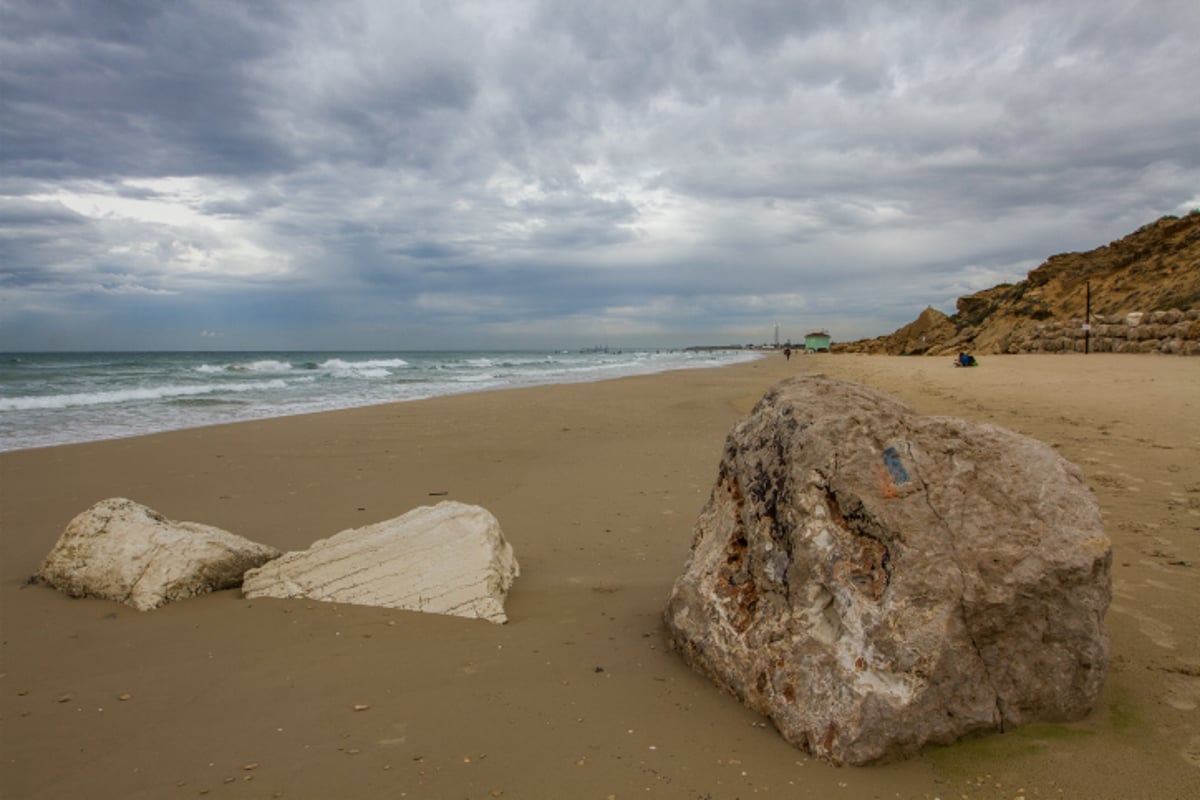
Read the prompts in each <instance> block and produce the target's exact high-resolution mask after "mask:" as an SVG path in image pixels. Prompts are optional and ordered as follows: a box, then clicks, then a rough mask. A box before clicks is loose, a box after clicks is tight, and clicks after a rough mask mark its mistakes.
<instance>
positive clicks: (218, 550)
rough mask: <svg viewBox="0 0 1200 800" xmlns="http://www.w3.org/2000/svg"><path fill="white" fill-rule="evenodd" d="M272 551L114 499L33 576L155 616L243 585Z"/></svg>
mask: <svg viewBox="0 0 1200 800" xmlns="http://www.w3.org/2000/svg"><path fill="white" fill-rule="evenodd" d="M278 556H279V551H278V550H276V549H275V548H273V547H268V546H266V545H263V544H258V543H256V542H252V541H250V540H249V539H244V538H242V537H241V536H237V535H235V534H232V533H230V532H228V531H223V530H221V529H220V528H214V527H212V526H209V525H201V524H198V523H195V522H175V521H172V520H169V519H167V518H166V517H164V516H163V515H162V514H159V513H158V512H156V511H153V510H151V509H149V508H147V507H146V506H143V505H141V504H139V503H135V502H134V501H132V500H127V499H125V498H123V497H113V498H110V499H108V500H101V501H100V502H99V503H96V504H95V505H94V506H92V507H91V508H89V509H88V510H87V511H85V512H83V513H82V514H80V515H79V516H77V517H75V519H73V520H71V522H70V524H69V525H67V528H66V530H65V531H63V534H62V536H60V537H59V539H58V542H57V543H56V544H55V545H54V548H53V549H52V550H51V551H50V553H49V554H48V555H47V556H46V559H45V561H43V562H42V566H41V568H40V569H39V570H38V572H37V574H36V575H35V576H34V579H35V580H40V581H43V582H45V583H48V584H50V585H51V586H53V587H54V588H56V589H58V590H59V591H61V592H64V593H66V594H69V595H71V596H72V597H100V598H104V599H106V600H116V601H118V602H121V603H125V604H126V605H129V606H133V607H134V608H136V609H138V610H139V611H148V610H150V609H152V608H157V607H158V606H161V605H163V604H164V603H169V602H171V601H173V600H182V599H184V598H187V597H194V596H195V595H199V594H207V593H208V592H212V591H216V590H218V589H229V588H233V587H235V586H238V585H239V584H241V582H242V575H243V573H245V571H246V570H248V569H250V568H251V567H257V566H259V565H260V564H262V563H264V562H266V561H268V560H270V559H272V558H276V557H278Z"/></svg>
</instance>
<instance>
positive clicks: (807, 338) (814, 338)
mask: <svg viewBox="0 0 1200 800" xmlns="http://www.w3.org/2000/svg"><path fill="white" fill-rule="evenodd" d="M804 350H805V352H808V353H828V352H829V331H815V332H813V333H806V334H804Z"/></svg>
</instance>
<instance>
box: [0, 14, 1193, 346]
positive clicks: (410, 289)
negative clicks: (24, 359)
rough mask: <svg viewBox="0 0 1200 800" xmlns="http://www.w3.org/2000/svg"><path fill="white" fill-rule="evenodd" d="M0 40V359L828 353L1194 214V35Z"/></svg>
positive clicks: (319, 17)
mask: <svg viewBox="0 0 1200 800" xmlns="http://www.w3.org/2000/svg"><path fill="white" fill-rule="evenodd" d="M0 15H2V16H0V137H2V139H3V143H4V146H3V148H0V176H3V178H2V180H0V270H2V272H0V293H2V295H3V298H2V299H3V302H0V340H2V341H4V342H5V343H6V345H7V346H8V347H30V348H40V347H126V346H146V344H147V343H153V344H154V345H155V346H163V347H182V348H186V347H207V346H211V345H212V344H213V337H211V336H201V333H202V332H208V333H211V332H213V331H221V333H222V335H221V337H220V344H221V346H226V347H272V346H276V347H352V346H357V347H369V348H381V347H397V348H403V347H431V346H462V347H470V346H480V345H495V346H517V345H520V346H544V347H557V346H573V345H577V344H592V343H594V342H595V341H597V340H600V339H604V340H608V341H610V342H612V343H618V342H619V341H621V340H624V341H627V342H638V343H643V344H660V343H661V344H686V343H693V342H696V341H712V340H734V341H740V340H747V339H754V340H762V339H763V338H765V336H766V332H767V331H769V330H770V328H771V327H772V326H773V324H774V323H775V322H779V323H781V325H782V326H783V327H784V328H785V329H791V330H792V331H793V332H794V333H795V334H796V335H799V334H800V333H802V330H801V329H805V328H808V327H816V326H829V327H831V328H833V331H834V334H835V337H836V338H842V339H846V338H853V337H857V336H865V335H874V334H877V333H881V332H884V331H887V330H891V329H893V328H895V327H897V326H898V325H900V324H903V323H905V322H907V321H909V320H911V319H912V318H913V317H914V316H915V315H916V313H918V312H919V311H920V309H921V308H923V307H924V306H925V305H927V304H930V303H933V304H939V305H941V306H943V307H946V308H949V307H950V306H952V304H953V300H954V298H955V297H956V296H957V295H959V294H963V293H966V292H970V291H974V290H977V289H980V288H985V287H986V286H990V285H993V284H994V283H997V282H999V281H1001V280H1012V279H1016V278H1019V277H1021V276H1022V275H1023V273H1024V272H1025V271H1027V270H1028V269H1030V268H1032V267H1033V266H1036V265H1037V263H1039V262H1040V261H1041V260H1043V259H1044V258H1046V257H1047V256H1049V255H1051V254H1053V253H1056V252H1061V251H1065V250H1072V249H1086V248H1091V247H1094V246H1097V245H1099V244H1102V243H1105V242H1107V241H1109V240H1111V239H1114V238H1117V237H1119V236H1121V235H1124V234H1125V233H1128V232H1130V231H1132V230H1133V229H1135V228H1136V227H1138V226H1139V225H1141V224H1143V223H1145V222H1147V221H1150V220H1151V219H1154V218H1156V217H1158V216H1160V215H1162V214H1166V213H1182V212H1185V211H1186V210H1187V209H1188V208H1190V207H1192V206H1194V205H1196V204H1197V203H1200V191H1198V190H1197V188H1196V187H1197V186H1200V145H1198V144H1197V138H1196V136H1195V135H1194V132H1195V130H1197V129H1198V127H1200V111H1198V110H1197V109H1200V89H1198V88H1197V87H1196V82H1195V81H1192V80H1190V76H1191V75H1194V74H1196V72H1197V68H1198V67H1200V56H1197V54H1196V48H1195V47H1194V38H1195V34H1196V32H1197V31H1200V8H1198V7H1196V6H1195V4H1194V3H1187V2H1183V1H1182V0H1180V2H1146V3H1140V4H1138V3H1134V4H1130V3H1124V2H1111V3H1106V2H1101V3H1078V4H1076V3H1054V4H1046V3H1033V2H1030V3H970V4H960V3H945V2H936V1H935V0H931V1H930V2H925V3H920V2H918V3H913V4H905V5H904V6H903V7H900V6H896V5H895V4H889V3H878V4H863V5H859V6H855V7H854V9H853V13H850V12H849V11H848V10H846V9H844V8H841V7H838V6H836V4H828V3H794V2H767V1H764V2H747V3H737V4H730V3H715V2H703V1H702V0H696V1H695V2H688V3H682V4H681V3H676V2H658V1H657V0H643V2H639V3H636V4H633V3H630V4H623V3H566V2H557V3H553V2H545V3H534V2H515V0H514V1H513V2H499V3H473V2H465V1H464V2H456V3H437V4H430V3H420V2H415V1H414V2H401V3H397V2H384V0H378V1H376V0H358V2H347V3H336V4H328V3H319V2H283V1H282V0H279V1H278V2H260V3H251V4H245V3H236V2H220V1H219V0H211V1H209V0H206V2H203V3H202V2H198V0H197V1H196V2H182V1H181V2H177V3H167V4H163V3H152V2H144V3H143V2H106V3H101V4H98V3H86V2H60V3H44V2H32V1H30V2H24V1H23V0H7V2H4V3H3V4H0Z"/></svg>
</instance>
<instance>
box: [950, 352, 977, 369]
mask: <svg viewBox="0 0 1200 800" xmlns="http://www.w3.org/2000/svg"><path fill="white" fill-rule="evenodd" d="M978 363H979V362H977V361H976V360H975V356H973V355H970V354H969V353H962V352H960V353H959V354H958V358H956V359H954V366H956V367H974V366H976V365H977V364H978Z"/></svg>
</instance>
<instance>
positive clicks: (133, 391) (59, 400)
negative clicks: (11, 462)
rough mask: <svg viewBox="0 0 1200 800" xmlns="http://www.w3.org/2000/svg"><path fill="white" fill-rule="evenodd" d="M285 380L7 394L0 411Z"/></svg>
mask: <svg viewBox="0 0 1200 800" xmlns="http://www.w3.org/2000/svg"><path fill="white" fill-rule="evenodd" d="M285 388H287V381H284V380H278V379H277V380H271V381H253V382H248V383H236V384H224V383H198V384H192V385H186V386H179V385H174V386H146V387H138V388H130V389H111V390H109V391H105V392H75V393H70V394H51V395H44V396H41V397H11V398H3V399H0V411H33V410H37V409H52V408H79V407H82V406H101V405H111V404H114V403H130V402H137V401H145V400H164V399H168V398H172V397H195V396H199V395H206V394H213V393H216V392H251V391H255V390H261V389H285Z"/></svg>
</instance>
